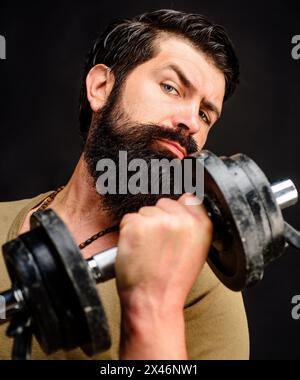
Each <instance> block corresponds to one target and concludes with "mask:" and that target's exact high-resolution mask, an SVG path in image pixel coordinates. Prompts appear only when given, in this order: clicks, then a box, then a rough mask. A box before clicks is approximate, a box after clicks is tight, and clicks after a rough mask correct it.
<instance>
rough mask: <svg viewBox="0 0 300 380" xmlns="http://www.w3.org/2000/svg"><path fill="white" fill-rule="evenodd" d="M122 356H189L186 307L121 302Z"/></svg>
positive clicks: (166, 357) (142, 301) (149, 357)
mask: <svg viewBox="0 0 300 380" xmlns="http://www.w3.org/2000/svg"><path fill="white" fill-rule="evenodd" d="M121 308H122V320H121V345H120V358H121V359H150V360H151V359H152V360H154V359H157V360H158V359H160V360H164V359H174V360H176V359H187V352H186V342H185V325H184V316H183V307H174V305H172V306H171V307H170V305H165V304H161V305H156V304H155V303H154V302H151V300H149V299H147V298H144V299H142V300H136V299H135V300H132V299H131V302H124V300H123V302H121Z"/></svg>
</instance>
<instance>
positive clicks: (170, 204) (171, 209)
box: [156, 198, 186, 215]
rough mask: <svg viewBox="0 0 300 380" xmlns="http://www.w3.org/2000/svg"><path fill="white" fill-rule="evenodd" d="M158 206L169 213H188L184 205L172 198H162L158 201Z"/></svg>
mask: <svg viewBox="0 0 300 380" xmlns="http://www.w3.org/2000/svg"><path fill="white" fill-rule="evenodd" d="M156 206H157V207H158V208H160V209H161V210H163V211H165V212H167V213H169V214H172V215H173V214H177V215H178V214H180V215H183V214H185V213H186V210H185V209H184V206H183V205H182V204H180V203H178V202H177V201H175V200H174V199H170V198H161V199H159V200H158V201H157V203H156Z"/></svg>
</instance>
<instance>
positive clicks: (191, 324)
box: [184, 264, 249, 360]
mask: <svg viewBox="0 0 300 380" xmlns="http://www.w3.org/2000/svg"><path fill="white" fill-rule="evenodd" d="M184 315H185V322H186V341H187V349H188V356H189V359H197V360H199V359H221V360H223V359H229V360H230V359H232V360H234V359H236V360H237V359H240V360H247V359H249V332H248V323H247V318H246V313H245V308H244V302H243V298H242V294H241V292H233V291H231V290H229V289H228V288H226V287H225V286H224V285H223V284H222V283H221V282H220V281H219V280H218V279H217V277H216V276H215V274H214V273H213V272H212V270H211V269H210V268H209V266H208V265H207V264H206V265H205V267H204V268H203V271H202V272H201V275H200V276H199V277H198V279H197V281H196V282H195V284H194V286H193V288H192V289H191V292H190V294H189V297H188V299H187V302H186V305H185V310H184Z"/></svg>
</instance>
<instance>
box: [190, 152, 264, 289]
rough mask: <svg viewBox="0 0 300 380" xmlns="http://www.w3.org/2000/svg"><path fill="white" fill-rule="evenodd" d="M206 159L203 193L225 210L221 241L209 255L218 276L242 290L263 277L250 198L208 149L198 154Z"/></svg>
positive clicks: (225, 282) (226, 283)
mask: <svg viewBox="0 0 300 380" xmlns="http://www.w3.org/2000/svg"><path fill="white" fill-rule="evenodd" d="M197 157H199V158H200V159H201V160H203V162H204V193H205V194H206V196H207V197H208V198H209V199H210V200H211V201H212V202H213V203H214V204H215V205H216V206H217V208H218V209H219V210H222V219H223V223H222V227H223V228H222V231H221V232H220V233H221V234H222V240H224V241H225V242H226V244H225V246H222V247H221V248H219V247H218V246H217V245H215V244H214V245H213V246H212V248H211V251H210V253H209V256H208V264H209V265H210V267H211V269H212V270H213V272H214V273H215V274H216V276H217V277H218V278H219V279H220V280H221V281H222V282H223V283H224V284H225V285H226V286H227V287H228V288H230V289H232V290H235V291H240V290H242V289H244V288H245V287H247V286H250V285H253V284H254V283H256V282H257V281H258V280H260V279H261V278H262V276H263V270H264V260H263V255H262V252H261V242H260V241H259V235H258V233H257V226H256V222H255V218H254V216H253V214H252V210H251V208H250V206H249V204H248V202H247V199H246V198H245V196H244V195H243V193H242V192H241V190H240V188H239V187H238V186H237V184H236V182H235V180H234V178H233V176H232V173H230V171H229V169H228V168H227V167H226V165H225V164H224V162H223V161H222V160H221V159H220V158H218V157H217V156H216V155H214V154H213V153H211V152H209V151H205V150H204V151H202V152H201V153H200V154H197Z"/></svg>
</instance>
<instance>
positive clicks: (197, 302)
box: [0, 193, 249, 359]
mask: <svg viewBox="0 0 300 380" xmlns="http://www.w3.org/2000/svg"><path fill="white" fill-rule="evenodd" d="M49 194H50V193H45V194H40V195H38V196H37V197H35V198H33V199H24V200H20V201H14V202H2V203H1V202H0V247H2V245H3V244H4V243H5V242H6V241H9V240H12V239H14V238H15V237H16V236H17V235H18V231H19V229H20V227H21V226H22V224H23V221H24V218H25V216H26V214H27V213H28V211H29V210H30V209H32V208H34V207H36V206H37V205H38V204H40V203H41V202H42V201H43V200H44V199H45V198H46V197H47V196H48V195H49ZM9 288H10V279H9V277H8V274H7V271H6V268H5V264H4V261H3V257H2V251H1V254H0V292H3V291H4V290H7V289H9ZM97 288H98V290H99V294H100V295H101V299H102V303H103V305H104V309H105V312H106V316H107V319H108V323H109V327H110V333H111V338H112V345H111V348H110V349H109V350H108V351H106V352H103V353H101V354H99V355H95V356H94V357H93V358H92V359H118V358H119V343H120V303H119V297H118V293H117V289H116V282H115V279H113V280H110V281H107V282H105V283H101V284H98V285H97ZM184 317H185V326H186V343H187V349H188V355H189V358H190V359H248V358H249V336H248V326H247V319H246V314H245V309H244V304H243V299H242V295H241V293H238V292H232V291H231V290H229V289H227V288H226V287H224V286H223V285H222V283H221V282H220V281H219V280H218V279H217V278H216V276H215V275H214V274H213V272H212V271H211V270H210V268H209V266H208V265H207V264H206V265H205V266H204V268H203V270H202V272H201V273H200V275H199V277H198V279H197V280H196V282H195V284H194V286H193V287H192V289H191V291H190V293H189V295H188V298H187V300H186V304H185V309H184ZM6 328H7V324H2V325H0V359H9V358H10V355H11V347H12V340H11V339H10V338H8V337H6V334H5V332H6ZM32 358H33V359H89V358H88V357H87V356H86V355H85V354H84V353H83V352H82V351H81V350H80V349H75V350H72V351H69V352H64V351H58V352H56V353H54V354H51V355H49V356H47V355H45V354H44V352H43V351H42V350H41V348H40V347H39V344H38V342H37V341H36V340H35V339H33V345H32Z"/></svg>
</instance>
